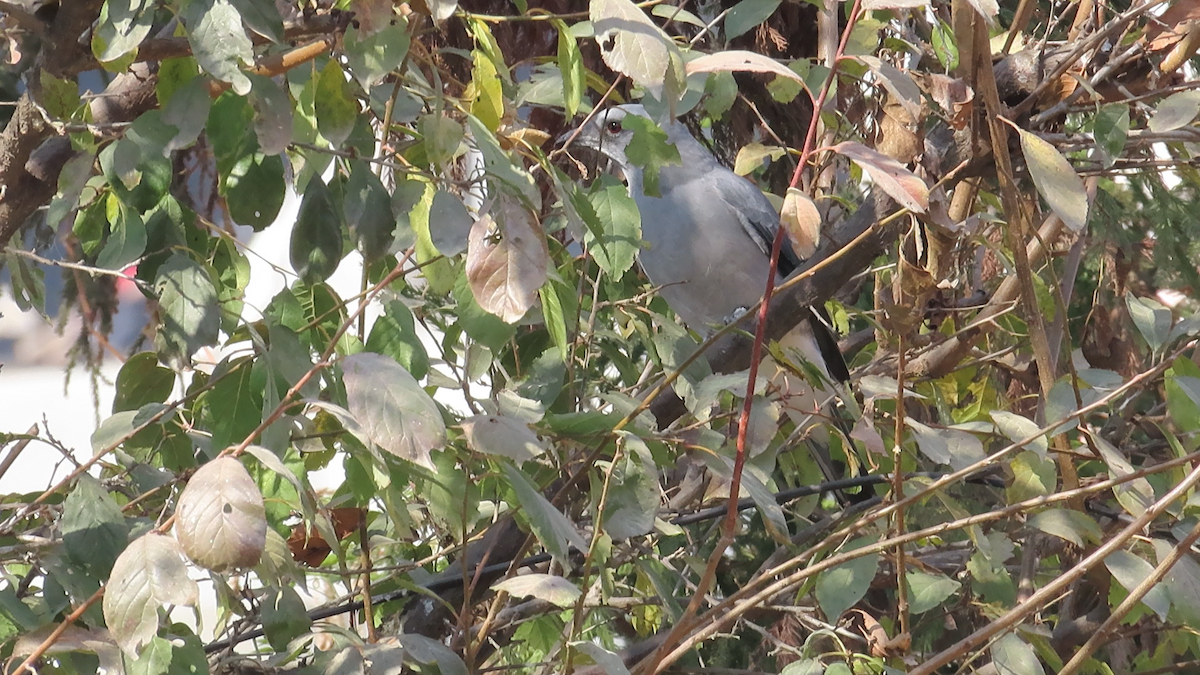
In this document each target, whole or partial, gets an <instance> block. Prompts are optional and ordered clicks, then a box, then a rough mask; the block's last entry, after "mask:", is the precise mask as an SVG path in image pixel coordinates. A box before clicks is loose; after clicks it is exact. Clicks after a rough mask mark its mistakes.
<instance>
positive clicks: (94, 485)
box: [60, 474, 129, 579]
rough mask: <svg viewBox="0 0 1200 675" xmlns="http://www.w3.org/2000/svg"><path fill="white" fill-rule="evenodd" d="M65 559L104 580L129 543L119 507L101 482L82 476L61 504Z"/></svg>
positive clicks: (85, 475)
mask: <svg viewBox="0 0 1200 675" xmlns="http://www.w3.org/2000/svg"><path fill="white" fill-rule="evenodd" d="M60 528H61V530H62V541H63V548H64V550H65V551H66V554H67V557H68V558H70V559H71V560H72V561H73V562H74V563H75V564H76V565H79V566H80V567H82V568H83V569H85V570H87V572H88V573H89V574H91V575H92V577H93V578H96V579H107V578H108V576H109V574H110V573H111V572H112V568H113V563H114V562H116V560H117V556H119V555H121V552H122V551H124V550H125V546H126V544H127V543H128V536H129V527H128V526H127V525H126V524H125V516H123V515H122V514H121V508H120V507H119V506H117V503H116V502H115V501H114V500H113V498H112V497H110V496H109V494H108V492H106V491H105V489H104V487H103V486H102V485H100V481H98V480H96V479H95V478H92V477H91V476H89V475H87V474H83V475H81V476H80V477H79V478H78V479H76V481H75V487H73V488H72V489H71V490H70V491H69V492H68V493H67V498H66V500H65V501H64V502H63V515H62V522H61V525H60Z"/></svg>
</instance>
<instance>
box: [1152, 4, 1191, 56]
mask: <svg viewBox="0 0 1200 675" xmlns="http://www.w3.org/2000/svg"><path fill="white" fill-rule="evenodd" d="M1193 21H1200V0H1177V2H1173V3H1171V5H1170V6H1169V7H1167V9H1166V11H1164V12H1163V13H1162V15H1161V16H1159V17H1158V18H1157V19H1155V20H1154V21H1151V22H1150V23H1149V24H1148V25H1147V26H1146V33H1145V35H1143V36H1142V39H1143V40H1145V41H1146V48H1147V49H1148V50H1150V51H1152V52H1157V51H1162V50H1164V49H1166V48H1168V47H1170V46H1172V45H1174V44H1175V43H1176V42H1179V40H1181V39H1183V36H1185V35H1187V33H1188V28H1189V26H1188V25H1189V24H1190V23H1191V22H1193Z"/></svg>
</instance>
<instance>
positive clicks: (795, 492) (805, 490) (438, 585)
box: [204, 471, 1004, 654]
mask: <svg viewBox="0 0 1200 675" xmlns="http://www.w3.org/2000/svg"><path fill="white" fill-rule="evenodd" d="M904 475H905V477H906V478H932V479H934V480H936V479H938V478H941V477H943V476H945V475H946V474H945V472H941V471H920V472H913V473H907V474H904ZM891 480H892V477H891V476H889V475H880V474H874V475H869V476H856V477H854V478H843V479H841V480H834V481H828V482H825V483H818V484H816V485H801V486H799V487H794V488H791V489H789V490H781V491H779V492H776V493H775V494H774V495H773V496H774V497H775V503H777V504H783V503H785V502H789V501H791V500H793V499H798V498H800V497H807V496H809V495H815V494H822V493H826V492H833V491H836V490H844V489H846V488H856V487H867V486H870V485H879V484H882V483H890V482H891ZM967 481H968V482H973V483H983V484H985V485H988V486H991V487H1004V483H1003V481H1002V480H1001V479H1000V478H999V477H998V476H994V475H987V472H983V473H981V474H979V475H977V476H974V477H971V478H968V479H967ZM753 507H754V500H753V499H743V500H741V501H739V502H738V505H737V508H738V511H745V510H746V509H750V508H753ZM727 510H728V507H726V506H714V507H711V508H707V509H700V510H699V511H694V512H692V513H686V514H683V515H679V516H676V517H674V518H672V519H671V521H670V522H671V523H672V524H673V525H679V526H684V525H694V524H696V523H701V522H704V521H706V520H716V519H717V518H720V517H722V516H724V515H725V512H726V511H727ZM571 553H573V554H582V552H580V551H576V550H574V549H572V550H571ZM550 560H551V555H550V554H549V553H539V554H538V555H534V556H529V557H528V558H525V559H523V560H521V561H519V562H517V563H516V566H517V567H518V568H520V567H531V566H533V565H540V564H541V563H544V562H550ZM512 564H513V563H511V562H498V563H493V564H491V565H487V566H485V567H484V568H483V569H482V570H478V571H475V570H472V571H471V572H470V574H477V575H479V576H480V577H483V576H487V575H489V574H498V573H500V572H504V571H506V570H508V568H509V567H510V566H512ZM461 584H462V577H461V576H455V577H446V578H444V579H435V580H433V581H431V582H429V583H428V584H426V585H425V586H424V588H425V590H427V591H429V592H431V593H435V594H436V593H440V592H441V591H444V590H449V589H450V588H453V587H455V586H458V585H461ZM414 592H415V591H413V590H412V589H408V588H400V589H397V590H394V591H388V592H387V593H380V594H378V595H372V596H371V605H372V606H374V605H378V604H383V603H385V602H392V601H393V600H399V599H401V598H404V597H405V596H408V595H412V594H413V593H414ZM363 607H364V604H363V601H362V600H354V601H351V602H347V603H344V604H341V605H334V606H333V607H321V608H317V609H314V610H312V611H310V612H308V618H309V619H311V620H313V621H319V620H321V619H328V618H329V617H331V616H337V615H339V614H348V613H350V612H357V611H358V610H360V609H362V608H363ZM265 634H266V633H265V631H264V630H263V629H262V628H256V629H254V630H252V631H248V632H246V633H242V634H240V635H235V636H233V637H231V638H229V639H226V640H217V641H216V642H210V643H209V644H207V645H205V646H204V653H206V654H211V653H213V652H219V651H221V650H222V649H227V648H229V647H231V646H233V645H235V644H238V643H240V642H245V641H246V640H253V639H254V638H260V637H263V636H264V635H265Z"/></svg>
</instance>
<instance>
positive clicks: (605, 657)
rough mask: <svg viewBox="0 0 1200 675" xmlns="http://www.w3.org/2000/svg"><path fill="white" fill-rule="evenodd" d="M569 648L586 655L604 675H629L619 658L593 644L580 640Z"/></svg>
mask: <svg viewBox="0 0 1200 675" xmlns="http://www.w3.org/2000/svg"><path fill="white" fill-rule="evenodd" d="M571 646H572V647H574V648H575V649H578V650H579V651H581V652H583V653H584V654H587V655H588V657H589V658H590V659H591V660H592V661H594V662H595V663H596V665H597V666H600V670H602V671H603V672H604V675H629V669H628V668H626V667H625V662H624V661H622V660H621V657H620V656H618V655H617V654H614V653H613V652H610V651H608V650H607V649H605V648H604V647H601V646H600V645H598V644H596V643H595V642H588V641H584V640H581V641H578V642H572V643H571Z"/></svg>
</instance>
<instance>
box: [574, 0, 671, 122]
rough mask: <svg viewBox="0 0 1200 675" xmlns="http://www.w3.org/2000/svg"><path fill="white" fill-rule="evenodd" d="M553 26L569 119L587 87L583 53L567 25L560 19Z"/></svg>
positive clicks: (576, 109)
mask: <svg viewBox="0 0 1200 675" xmlns="http://www.w3.org/2000/svg"><path fill="white" fill-rule="evenodd" d="M656 9H657V7H656ZM555 27H556V28H557V29H558V71H559V72H560V73H562V85H563V87H562V91H563V107H564V108H566V111H567V118H568V119H570V118H572V117H575V113H577V112H579V104H580V102H581V101H582V100H583V93H584V91H586V87H587V83H586V82H585V79H586V76H587V72H586V71H585V69H584V67H583V54H582V53H581V52H580V51H579V43H578V42H577V41H576V40H575V36H574V35H571V31H570V30H569V29H568V28H567V25H566V24H565V23H563V22H561V21H556V22H555Z"/></svg>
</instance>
